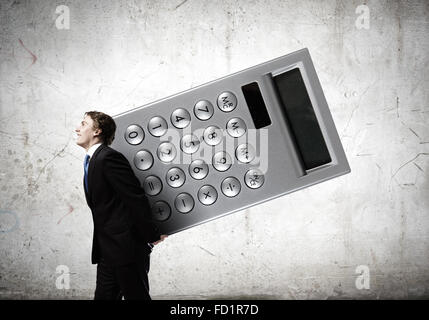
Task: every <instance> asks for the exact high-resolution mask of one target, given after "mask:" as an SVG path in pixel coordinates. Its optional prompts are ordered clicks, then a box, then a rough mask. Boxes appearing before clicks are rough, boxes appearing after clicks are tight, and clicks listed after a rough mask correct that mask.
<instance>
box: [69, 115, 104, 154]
mask: <svg viewBox="0 0 429 320" xmlns="http://www.w3.org/2000/svg"><path fill="white" fill-rule="evenodd" d="M75 131H76V133H77V141H76V144H77V145H78V146H81V147H82V148H85V149H87V150H88V148H89V147H91V146H92V145H93V144H95V143H97V142H98V140H99V139H98V134H99V133H100V130H99V129H95V130H94V121H93V120H92V119H91V117H90V116H88V115H87V116H86V117H85V118H84V119H83V120H82V121H81V123H80V125H79V126H78V127H77V128H76V130H75Z"/></svg>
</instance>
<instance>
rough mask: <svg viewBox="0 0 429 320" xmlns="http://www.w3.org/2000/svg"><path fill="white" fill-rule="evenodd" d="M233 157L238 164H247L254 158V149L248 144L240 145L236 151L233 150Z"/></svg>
mask: <svg viewBox="0 0 429 320" xmlns="http://www.w3.org/2000/svg"><path fill="white" fill-rule="evenodd" d="M235 157H236V158H237V160H238V161H240V162H243V163H249V162H250V161H252V160H253V159H254V158H255V148H253V147H252V145H250V144H248V143H243V144H240V145H239V146H238V147H237V149H235Z"/></svg>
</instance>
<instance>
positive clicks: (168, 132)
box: [112, 49, 350, 234]
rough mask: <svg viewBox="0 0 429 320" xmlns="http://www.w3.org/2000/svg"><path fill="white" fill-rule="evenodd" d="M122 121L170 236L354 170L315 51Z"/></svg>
mask: <svg viewBox="0 0 429 320" xmlns="http://www.w3.org/2000/svg"><path fill="white" fill-rule="evenodd" d="M113 119H114V120H115V122H116V125H117V129H116V133H115V140H114V142H113V143H112V148H114V149H116V150H118V151H120V152H121V153H122V154H123V155H124V156H125V157H126V158H127V159H128V161H129V162H130V164H131V167H132V168H133V170H134V172H135V174H136V176H137V177H138V179H139V180H140V182H141V185H142V187H143V188H144V190H145V192H146V195H147V197H148V200H149V202H150V205H151V208H152V213H151V214H152V216H151V217H152V219H153V221H155V223H156V224H157V225H158V226H159V228H160V230H161V231H162V233H164V234H173V233H176V232H179V231H181V230H184V229H187V228H190V227H193V226H196V225H199V224H201V223H205V222H208V221H210V220H212V219H215V218H219V217H222V216H224V215H227V214H230V213H233V212H236V211H239V210H243V209H245V208H248V207H251V206H254V205H257V204H259V203H262V202H265V201H268V200H270V199H274V198H276V197H279V196H282V195H285V194H287V193H290V192H293V191H297V190H299V189H302V188H305V187H308V186H311V185H313V184H316V183H319V182H323V181H325V180H328V179H331V178H334V177H337V176H340V175H343V174H346V173H348V172H350V167H349V164H348V162H347V158H346V156H345V153H344V150H343V148H342V145H341V142H340V139H339V136H338V133H337V131H336V128H335V125H334V122H333V119H332V116H331V114H330V111H329V108H328V105H327V102H326V99H325V97H324V94H323V91H322V88H321V85H320V83H319V80H318V77H317V75H316V71H315V69H314V66H313V63H312V61H311V58H310V54H309V52H308V50H307V49H302V50H299V51H296V52H293V53H291V54H288V55H285V56H282V57H279V58H276V59H274V60H271V61H268V62H265V63H262V64H259V65H256V66H254V67H251V68H248V69H245V70H243V71H240V72H236V73H234V74H231V75H228V76H226V77H223V78H220V79H218V80H215V81H212V82H209V83H206V84H203V85H200V86H198V87H195V88H192V89H190V90H187V91H184V92H181V93H178V94H175V95H172V96H169V97H167V98H164V99H161V100H158V101H155V102H153V103H150V104H147V105H144V106H142V107H138V108H135V109H133V110H129V111H127V112H124V113H121V114H119V115H116V116H114V117H113Z"/></svg>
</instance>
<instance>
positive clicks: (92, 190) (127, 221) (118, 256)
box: [84, 144, 160, 266]
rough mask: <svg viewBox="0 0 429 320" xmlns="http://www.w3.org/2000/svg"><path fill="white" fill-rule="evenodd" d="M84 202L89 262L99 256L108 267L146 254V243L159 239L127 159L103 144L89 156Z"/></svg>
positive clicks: (93, 261)
mask: <svg viewBox="0 0 429 320" xmlns="http://www.w3.org/2000/svg"><path fill="white" fill-rule="evenodd" d="M84 190H85V196H86V201H87V203H88V206H89V207H90V209H91V212H92V217H93V220H94V237H93V242H92V263H93V264H96V263H98V262H99V261H100V257H103V259H104V260H105V261H106V263H108V264H110V265H112V266H119V265H125V264H128V263H131V262H134V261H136V260H137V258H138V256H139V255H140V254H147V253H150V251H151V248H150V247H149V245H148V243H152V242H155V241H157V240H159V239H160V232H159V229H158V228H157V227H156V225H155V224H154V223H153V222H152V221H151V220H150V206H149V203H148V200H147V198H146V196H145V193H144V190H143V189H142V188H141V187H140V182H139V180H138V179H137V177H136V176H135V174H134V172H133V170H132V169H131V166H130V164H129V162H128V160H127V159H126V158H125V157H124V156H123V155H122V154H121V153H120V152H118V151H116V150H114V149H112V148H110V147H108V146H107V145H105V144H102V145H100V146H99V147H98V148H97V150H96V151H95V152H94V154H93V156H92V157H91V159H90V162H89V167H88V192H86V189H85V181H84Z"/></svg>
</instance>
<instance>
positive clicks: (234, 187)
mask: <svg viewBox="0 0 429 320" xmlns="http://www.w3.org/2000/svg"><path fill="white" fill-rule="evenodd" d="M221 189H222V192H223V194H224V195H226V196H227V197H230V198H232V197H235V196H236V195H238V194H239V193H240V191H241V184H240V181H238V179H237V178H235V177H228V178H226V179H224V180H223V181H222V185H221Z"/></svg>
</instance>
